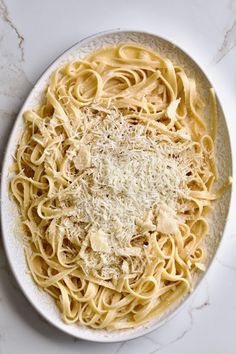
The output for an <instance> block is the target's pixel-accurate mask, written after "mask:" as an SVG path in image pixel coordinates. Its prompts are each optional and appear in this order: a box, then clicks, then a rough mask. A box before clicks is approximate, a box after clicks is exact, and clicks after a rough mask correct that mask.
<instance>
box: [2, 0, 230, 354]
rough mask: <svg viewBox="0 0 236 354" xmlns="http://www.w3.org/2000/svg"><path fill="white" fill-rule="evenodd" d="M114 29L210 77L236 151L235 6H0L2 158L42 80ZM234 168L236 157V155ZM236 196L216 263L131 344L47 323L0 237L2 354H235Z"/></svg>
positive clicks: (138, 1) (71, 1)
mask: <svg viewBox="0 0 236 354" xmlns="http://www.w3.org/2000/svg"><path fill="white" fill-rule="evenodd" d="M112 28H129V29H139V30H146V31H149V32H153V33H157V34H158V35H160V36H163V37H165V38H167V39H170V40H172V41H173V42H175V43H176V44H178V45H179V46H181V47H182V48H183V49H185V50H187V52H189V53H191V55H192V56H193V58H194V59H195V60H196V61H197V62H198V63H199V64H200V65H201V66H202V68H203V69H204V71H205V72H207V73H208V75H209V77H210V79H211V81H212V83H213V85H214V87H215V88H216V91H217V92H218V95H219V97H220V100H221V102H222V104H223V108H224V111H225V114H226V117H227V123H228V126H229V129H230V134H231V139H232V148H233V151H234V155H235V153H236V124H235V121H236V99H235V97H236V0H228V1H227V0H208V1H205V0H193V1H188V0H179V1H174V0H165V1H160V0H145V1H144V0H119V1H114V0H99V1H98V0H97V1H96V0H86V1H85V0H84V1H82V0H80V1H79V0H60V1H58V0H51V1H46V0H41V1H29V0H21V1H17V0H5V1H4V0H0V125H1V128H0V161H2V157H3V154H4V148H5V146H6V143H7V140H8V137H9V133H10V131H11V127H12V125H13V123H14V120H15V117H16V114H17V112H18V110H19V108H20V107H21V105H22V103H23V101H24V99H25V98H26V96H27V94H28V93H29V91H30V90H31V88H32V87H33V85H34V83H35V82H36V80H37V78H38V77H39V76H40V74H41V73H42V72H43V71H44V69H45V68H46V67H47V66H48V65H49V63H50V62H51V61H52V60H53V59H54V58H55V57H57V56H58V55H59V54H60V53H61V52H62V51H64V50H65V49H66V48H68V47H70V46H71V45H72V44H73V43H75V42H77V41H78V40H80V39H81V38H83V37H85V36H87V35H90V34H93V33H96V32H99V31H102V30H107V29H112ZM234 162H236V161H235V156H234ZM235 209H236V195H233V200H232V207H231V213H230V215H229V220H228V224H227V228H226V231H225V235H224V239H223V242H222V244H221V246H220V250H219V252H218V254H217V257H216V259H215V261H214V264H213V266H212V267H211V269H210V271H209V272H208V274H207V276H206V277H205V279H204V281H203V282H202V284H201V285H200V287H199V288H198V289H197V291H196V292H195V293H194V294H193V296H192V298H191V300H190V301H189V303H188V305H187V306H186V307H185V308H184V309H183V310H182V311H181V312H180V313H179V314H178V315H177V316H176V317H175V318H174V319H172V320H171V321H170V322H168V323H167V324H166V325H165V326H163V327H162V328H160V329H159V330H157V331H154V332H153V333H151V334H148V335H146V336H144V337H142V338H139V339H135V340H132V341H129V342H124V343H115V344H96V343H87V342H83V341H80V340H77V339H74V338H72V337H70V336H67V335H65V334H63V333H61V332H59V331H58V330H56V329H55V328H53V327H52V326H51V325H50V324H48V323H46V322H45V321H44V320H42V319H41V318H40V317H39V315H38V314H37V313H36V312H35V310H34V309H33V308H32V307H31V306H30V305H29V303H28V302H27V300H26V299H25V297H24V296H23V294H22V293H21V291H20V290H19V288H18V286H17V284H16V282H15V280H14V278H13V276H12V274H11V272H10V270H9V267H8V264H7V261H6V258H5V255H4V251H3V248H2V243H1V239H0V354H21V353H24V354H31V353H35V354H41V353H44V354H47V353H50V354H51V353H52V354H54V353H56V354H62V353H69V354H73V353H86V354H93V353H94V352H96V353H97V354H100V353H102V354H118V353H119V354H125V353H136V354H139V353H140V354H141V353H142V354H146V353H147V354H148V353H150V354H151V353H161V354H172V353H175V354H179V353H181V354H189V353H192V354H195V353H202V354H211V353H214V354H231V353H232V354H234V353H236V339H235V329H236V320H235V318H236V301H235V299H236V215H234V211H235Z"/></svg>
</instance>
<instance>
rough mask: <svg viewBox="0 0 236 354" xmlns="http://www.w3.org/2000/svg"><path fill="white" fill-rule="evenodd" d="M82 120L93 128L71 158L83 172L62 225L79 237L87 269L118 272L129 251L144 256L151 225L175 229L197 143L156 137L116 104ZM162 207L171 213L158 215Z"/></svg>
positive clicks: (112, 274)
mask: <svg viewBox="0 0 236 354" xmlns="http://www.w3.org/2000/svg"><path fill="white" fill-rule="evenodd" d="M108 112H109V113H108ZM83 119H84V120H87V121H88V122H87V125H88V124H89V122H93V128H92V129H90V130H89V132H85V133H84V136H83V139H82V142H81V145H80V148H79V150H78V153H77V154H76V156H74V157H72V160H73V162H74V165H75V168H76V170H78V171H77V172H76V174H78V173H81V174H80V177H79V178H78V179H77V181H76V183H75V184H73V187H72V189H71V192H70V193H69V194H70V197H71V198H73V200H74V205H75V208H74V212H73V215H72V216H71V217H68V218H66V219H65V220H64V221H63V223H62V224H61V225H60V226H61V228H60V229H61V232H63V231H62V230H63V228H64V233H65V232H67V233H68V232H69V233H70V240H71V241H72V242H75V243H76V242H77V239H79V240H80V243H81V244H82V246H81V250H80V252H79V255H80V257H81V259H82V260H83V261H84V263H83V269H84V271H85V273H86V274H97V272H101V275H102V276H103V277H108V278H109V277H118V276H119V275H121V273H122V272H129V271H131V269H130V267H131V263H130V264H129V262H128V265H129V266H126V267H125V266H123V267H122V265H123V264H125V265H126V264H127V261H125V263H124V261H123V258H124V257H127V256H133V257H138V258H141V257H143V244H144V242H145V238H146V234H147V232H149V231H154V230H160V231H161V232H165V233H168V232H174V231H176V229H177V222H178V220H179V222H180V221H181V218H180V217H178V218H177V217H176V215H177V212H178V214H179V213H180V212H184V211H185V210H184V208H185V206H184V204H183V200H185V199H186V198H187V197H188V194H189V188H188V185H187V184H188V180H189V179H190V178H189V177H188V176H187V174H188V172H189V171H190V170H191V164H192V156H193V154H194V148H193V146H192V144H191V142H188V143H186V142H185V143H184V144H183V143H178V144H173V143H172V142H171V141H168V139H167V140H166V139H163V137H160V136H155V135H154V132H153V130H152V129H148V127H147V126H146V125H132V124H129V122H127V120H125V118H124V117H123V116H122V115H121V114H120V113H119V112H118V111H114V110H110V111H106V115H105V118H104V117H101V116H99V114H98V113H93V112H92V111H91V110H88V109H87V110H86V112H85V113H84V117H83ZM94 122H96V123H94ZM85 125H86V124H85ZM91 137H92V139H91ZM70 153H71V152H70ZM72 155H73V154H72ZM195 158H196V156H195ZM199 163H201V159H200V158H199ZM166 205H168V208H167V207H166ZM163 210H164V211H165V213H166V214H167V216H166V219H167V220H165V219H164V217H162V218H160V217H159V221H158V218H155V217H154V215H157V214H158V213H159V214H161V213H162V212H163ZM166 214H165V215H166ZM161 215H162V214H161ZM163 223H164V225H162V224H163ZM66 230H69V231H66ZM137 236H139V243H138V245H135V238H137ZM140 240H142V242H140ZM132 241H134V242H132ZM139 271H140V273H141V272H142V267H141V268H140V270H139Z"/></svg>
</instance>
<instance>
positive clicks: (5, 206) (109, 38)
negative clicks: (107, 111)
mask: <svg viewBox="0 0 236 354" xmlns="http://www.w3.org/2000/svg"><path fill="white" fill-rule="evenodd" d="M119 42H136V43H140V44H143V45H146V46H149V47H151V48H152V49H154V50H156V51H158V52H160V53H161V54H162V55H165V56H167V57H168V58H170V59H171V60H172V61H173V62H175V63H176V64H180V65H181V66H183V67H184V68H185V70H186V71H187V73H188V74H189V75H190V76H192V77H194V78H195V79H196V81H197V84H198V86H199V89H200V91H201V93H202V95H203V97H205V99H206V101H208V102H209V88H210V87H211V84H210V82H209V80H208V79H207V77H206V75H205V74H204V73H203V72H202V70H201V69H200V68H199V66H198V65H197V64H196V63H195V62H194V61H193V59H191V57H190V56H189V55H187V54H186V53H185V52H183V51H182V50H181V49H179V48H178V47H176V46H175V45H173V44H172V43H170V42H169V41H167V40H165V39H162V38H160V37H158V36H156V35H153V34H149V33H144V32H137V31H121V30H115V31H109V32H105V33H104V32H103V33H99V34H96V35H94V36H91V37H89V38H86V39H84V40H82V41H80V42H78V43H77V44H75V45H74V46H73V47H72V48H70V49H69V50H67V51H66V52H64V53H63V54H62V55H61V56H60V57H59V58H58V59H56V61H55V62H54V63H53V64H52V65H50V67H49V68H48V69H47V70H46V71H45V73H44V74H43V75H42V76H41V78H40V79H39V81H38V82H37V83H36V85H35V86H34V88H33V90H32V92H31V93H30V95H29V96H28V98H27V100H26V101H25V103H24V105H23V107H22V109H21V111H20V112H19V115H18V117H17V119H16V122H15V125H14V128H13V130H12V133H11V136H10V139H9V142H8V146H7V149H6V153H5V158H4V163H3V169H2V181H1V182H2V190H1V201H2V211H1V217H2V231H3V241H4V245H5V250H6V254H7V257H8V260H9V263H10V266H11V269H12V271H13V273H14V275H15V278H16V280H17V282H18V284H19V285H20V287H21V289H22V291H23V292H24V294H25V296H26V297H27V298H28V300H29V301H30V303H31V304H32V305H33V306H34V308H35V309H36V310H37V311H38V312H39V313H40V314H41V315H42V316H43V317H44V318H45V319H46V320H47V321H48V322H50V323H51V324H53V325H54V326H55V327H57V328H59V329H60V330H62V331H64V332H66V333H68V334H70V335H72V336H74V337H77V338H81V339H85V340H90V341H98V342H116V341H124V340H129V339H132V338H135V337H138V336H141V335H144V334H146V333H148V332H150V331H152V330H154V329H157V328H158V327H160V326H161V325H163V324H164V323H165V322H166V321H167V320H169V319H170V318H171V317H172V316H173V315H174V314H175V313H176V312H177V310H179V309H180V308H181V307H182V305H183V304H184V303H186V301H187V299H188V298H189V296H186V297H185V298H184V299H182V300H181V302H180V303H177V304H175V306H174V307H172V308H171V309H170V310H169V311H168V312H166V313H164V314H163V315H162V317H159V318H156V319H154V320H153V321H151V322H150V323H148V324H147V325H145V326H141V327H138V328H136V329H132V330H125V331H119V332H113V333H108V332H106V331H100V330H92V329H88V328H84V327H81V326H78V325H66V324H64V323H63V321H62V319H61V317H60V313H59V311H58V309H57V307H56V306H55V304H54V302H53V300H52V299H51V297H50V296H49V295H47V294H46V293H44V292H43V291H41V290H39V289H38V287H37V286H36V285H35V283H34V282H33V280H32V279H31V277H30V275H29V274H28V273H27V266H26V261H25V257H24V253H23V242H22V235H20V233H19V230H18V228H17V220H18V213H17V208H16V205H15V203H14V202H13V201H12V200H10V199H9V178H10V173H9V166H10V165H11V163H12V156H13V155H14V153H15V150H16V146H17V142H18V140H19V137H20V135H21V132H22V129H23V119H22V113H23V112H24V111H25V110H26V109H29V108H32V107H34V106H35V104H37V103H38V101H39V99H40V96H41V94H42V92H43V90H44V88H45V86H46V84H47V82H48V78H49V75H50V74H51V72H52V71H53V70H54V69H56V68H57V67H58V66H60V65H62V64H63V63H64V62H68V61H70V60H72V59H73V58H75V57H83V56H85V55H86V54H87V53H88V52H90V51H93V50H95V49H97V48H99V47H104V46H109V45H112V44H116V43H119ZM204 114H205V116H206V118H207V117H208V116H209V110H208V108H206V109H205V112H204ZM218 116H219V123H218V127H219V128H218V136H217V144H216V147H217V159H218V165H219V172H220V176H221V178H220V181H219V183H220V182H221V181H222V180H224V178H226V177H227V176H229V175H231V174H232V160H231V149H230V141H229V135H228V130H227V125H226V121H225V117H224V114H223V111H222V109H221V106H220V104H219V102H218ZM230 196H231V191H230V190H228V191H227V192H226V193H225V194H224V196H223V197H222V198H221V199H220V200H219V201H217V202H216V204H215V208H214V212H213V215H212V221H211V225H212V227H211V233H210V235H209V237H208V238H207V242H206V247H207V251H208V259H207V263H208V268H209V265H210V264H211V262H212V259H213V257H214V255H215V253H216V250H217V248H218V246H219V242H220V240H221V238H222V234H223V230H224V226H225V223H226V219H227V214H228V210H229V204H230ZM203 276H204V274H202V275H201V276H199V278H198V279H196V284H195V287H196V286H197V285H198V284H199V282H200V280H201V279H202V278H203Z"/></svg>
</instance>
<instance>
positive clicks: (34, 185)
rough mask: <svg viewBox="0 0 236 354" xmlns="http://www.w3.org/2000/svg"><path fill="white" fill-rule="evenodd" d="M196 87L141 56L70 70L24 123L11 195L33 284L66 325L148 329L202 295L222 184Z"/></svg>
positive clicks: (119, 56) (132, 48) (112, 57)
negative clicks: (198, 282) (198, 284)
mask: <svg viewBox="0 0 236 354" xmlns="http://www.w3.org/2000/svg"><path fill="white" fill-rule="evenodd" d="M211 102H212V122H213V123H212V126H211V135H209V134H208V133H207V127H206V124H205V122H204V120H203V119H202V116H201V109H202V105H203V102H202V100H201V98H200V97H199V94H198V91H197V87H196V83H195V81H194V80H193V79H192V78H189V77H188V76H187V74H186V73H185V71H184V69H183V68H182V67H179V66H176V65H174V64H173V63H172V62H171V61H170V60H169V59H167V58H163V57H162V56H160V55H158V54H157V53H156V52H154V51H152V50H150V49H148V48H144V47H141V46H139V45H137V44H129V43H125V44H120V45H117V46H115V47H109V48H104V49H100V50H98V51H96V52H93V53H91V54H89V55H88V56H87V57H86V58H84V59H83V60H80V59H77V60H74V61H72V62H70V63H67V64H65V65H63V66H61V67H59V68H58V69H57V70H56V71H55V72H54V73H53V74H52V75H51V79H50V82H49V85H48V87H47V89H46V91H45V94H44V98H43V101H42V102H41V103H40V105H39V106H38V107H36V108H35V109H32V110H30V111H27V112H25V113H24V120H25V128H24V132H23V135H22V137H21V139H20V142H19V145H18V148H17V151H16V159H15V163H14V171H15V175H14V177H13V178H12V179H11V183H10V189H11V192H12V194H13V196H14V198H15V200H16V201H17V203H18V205H19V210H20V215H21V222H22V226H23V230H24V236H25V237H24V238H25V251H26V258H27V262H28V266H29V269H30V273H31V275H32V277H33V279H34V281H35V282H36V283H37V284H38V286H39V287H40V288H42V289H43V290H45V291H46V292H48V293H49V294H50V295H51V296H52V297H53V298H54V299H55V301H56V303H57V305H58V307H59V309H60V311H61V313H62V316H63V319H64V320H65V321H66V322H67V323H74V322H76V323H79V324H81V325H85V326H89V327H93V328H97V329H102V328H105V329H108V330H115V329H124V328H132V327H135V326H138V325H140V324H142V323H145V322H146V321H148V320H150V319H151V318H153V317H154V316H157V315H159V314H161V313H162V312H163V311H165V310H166V309H167V308H169V307H170V306H171V304H173V303H174V302H176V301H177V300H178V299H179V298H181V297H182V296H183V295H184V294H186V293H187V292H189V291H191V289H192V285H193V276H194V274H196V273H197V272H198V271H199V270H204V257H205V249H204V246H203V244H202V240H203V239H204V238H205V236H206V235H207V233H208V232H209V225H208V221H207V219H206V215H207V213H208V212H209V210H210V209H211V204H212V201H213V200H214V199H216V198H218V197H219V196H220V194H221V193H223V189H225V188H226V187H227V186H226V185H228V182H227V183H226V185H225V186H223V189H222V190H220V191H218V192H213V186H214V182H215V180H216V179H217V175H218V174H217V167H216V162H215V154H214V139H215V136H216V113H217V109H216V101H215V95H214V91H213V90H212V91H211Z"/></svg>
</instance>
